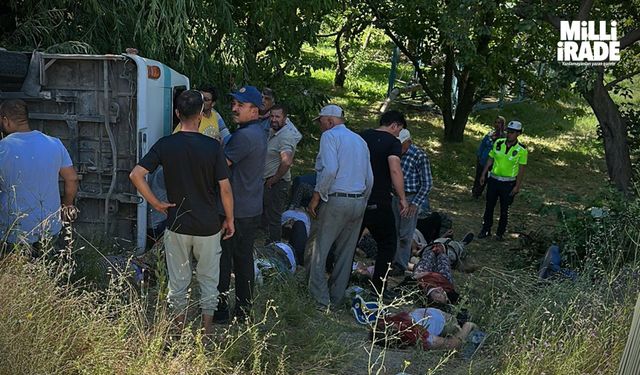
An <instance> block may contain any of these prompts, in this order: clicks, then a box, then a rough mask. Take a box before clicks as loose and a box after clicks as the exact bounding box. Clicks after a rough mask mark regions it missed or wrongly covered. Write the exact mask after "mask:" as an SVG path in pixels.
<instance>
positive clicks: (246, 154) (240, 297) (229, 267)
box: [214, 86, 267, 323]
mask: <svg viewBox="0 0 640 375" xmlns="http://www.w3.org/2000/svg"><path fill="white" fill-rule="evenodd" d="M231 96H232V97H233V100H232V102H231V111H232V115H233V121H234V122H235V123H236V124H238V129H237V130H236V131H235V132H234V133H233V134H232V135H231V139H229V142H228V143H227V145H226V146H225V148H224V154H225V156H226V158H227V164H228V165H229V169H230V172H231V177H230V180H231V186H232V188H233V198H234V202H235V204H234V207H233V208H234V218H235V229H236V235H235V236H233V237H232V238H230V239H229V240H225V241H222V258H221V259H220V284H219V285H218V290H219V291H220V303H219V304H218V310H217V311H216V313H215V315H214V320H215V321H216V322H217V323H226V322H228V321H229V319H230V317H231V316H230V312H229V305H228V301H227V293H228V292H229V286H230V284H231V272H233V274H234V275H235V295H236V298H235V307H234V309H235V311H234V315H235V317H236V318H238V319H239V320H244V319H245V318H246V317H247V316H248V314H249V312H250V309H251V299H252V293H253V283H254V278H255V275H254V268H253V243H254V241H255V238H256V231H257V230H258V228H259V227H260V219H261V217H262V204H263V199H262V197H263V194H264V178H263V176H264V166H265V159H266V155H267V139H266V137H265V135H264V134H265V133H264V129H263V122H262V120H261V119H260V114H259V110H260V107H261V106H262V95H261V94H260V91H258V89H256V88H255V87H254V86H244V87H242V88H240V89H239V90H238V91H236V92H234V93H232V94H231Z"/></svg>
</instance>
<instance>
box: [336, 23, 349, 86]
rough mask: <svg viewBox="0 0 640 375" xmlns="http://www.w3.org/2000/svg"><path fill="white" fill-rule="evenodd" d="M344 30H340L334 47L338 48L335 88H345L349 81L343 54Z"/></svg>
mask: <svg viewBox="0 0 640 375" xmlns="http://www.w3.org/2000/svg"><path fill="white" fill-rule="evenodd" d="M344 30H345V29H344V28H343V29H342V30H340V32H339V33H338V35H336V41H335V43H334V46H335V48H336V57H337V60H338V61H337V65H336V75H335V77H334V78H333V85H334V86H335V87H344V82H345V81H346V79H347V69H346V65H345V61H344V60H345V56H344V54H343V53H342V44H341V41H342V36H343V34H344Z"/></svg>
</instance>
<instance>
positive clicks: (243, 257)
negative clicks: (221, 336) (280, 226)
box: [217, 215, 261, 317]
mask: <svg viewBox="0 0 640 375" xmlns="http://www.w3.org/2000/svg"><path fill="white" fill-rule="evenodd" d="M260 218H261V216H260V215H258V216H254V217H249V218H242V219H235V222H234V224H235V229H236V232H235V234H234V235H233V237H231V238H229V239H228V240H223V241H222V242H221V243H222V254H221V255H220V280H219V282H218V291H219V292H220V297H218V308H217V311H219V312H221V311H222V312H224V311H228V310H229V304H228V292H229V287H230V284H231V272H232V271H233V273H234V274H235V276H236V278H235V280H236V281H235V286H236V303H235V315H236V316H238V317H244V316H246V314H248V312H249V310H250V309H251V299H252V294H253V284H254V279H255V274H254V268H253V243H254V241H255V239H256V232H257V230H258V228H259V227H260Z"/></svg>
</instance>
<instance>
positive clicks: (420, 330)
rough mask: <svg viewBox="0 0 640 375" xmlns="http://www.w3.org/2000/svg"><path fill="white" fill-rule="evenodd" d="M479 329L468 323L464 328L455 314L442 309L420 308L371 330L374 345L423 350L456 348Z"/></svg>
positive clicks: (382, 321) (383, 320)
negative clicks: (417, 346) (409, 347)
mask: <svg viewBox="0 0 640 375" xmlns="http://www.w3.org/2000/svg"><path fill="white" fill-rule="evenodd" d="M477 328H478V326H477V325H476V324H475V323H472V322H466V323H464V324H463V325H462V327H461V326H459V325H458V322H457V321H456V319H455V318H454V317H453V316H452V315H450V314H447V313H445V312H443V311H441V310H438V309H435V308H419V309H415V310H413V311H411V312H407V311H404V312H399V313H395V314H389V315H386V316H384V317H383V318H381V319H377V321H376V324H375V326H374V327H373V328H372V330H371V338H372V340H373V341H374V343H376V344H378V345H385V346H396V347H407V346H413V345H416V344H420V345H422V348H423V349H424V350H439V349H457V348H461V347H462V345H463V344H464V343H465V340H466V339H467V337H468V336H469V334H470V333H471V332H472V331H474V330H477Z"/></svg>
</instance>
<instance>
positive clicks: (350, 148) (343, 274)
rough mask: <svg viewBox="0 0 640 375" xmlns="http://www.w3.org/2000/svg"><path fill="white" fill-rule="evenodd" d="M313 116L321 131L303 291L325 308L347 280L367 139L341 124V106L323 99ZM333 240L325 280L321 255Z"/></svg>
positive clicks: (361, 205)
mask: <svg viewBox="0 0 640 375" xmlns="http://www.w3.org/2000/svg"><path fill="white" fill-rule="evenodd" d="M315 120H316V121H318V122H319V123H320V129H321V130H322V137H320V152H319V153H318V156H317V158H316V172H317V173H318V176H317V179H316V186H315V189H314V193H313V198H312V199H311V202H310V203H309V213H310V214H311V216H312V217H314V218H317V222H316V223H314V228H313V229H312V232H314V233H315V235H312V243H311V245H310V249H311V253H310V263H309V267H308V268H309V292H310V293H311V295H312V296H313V298H314V299H315V300H316V302H317V304H318V307H319V308H322V309H326V308H328V307H329V306H330V305H334V306H336V305H338V304H339V303H340V301H341V300H342V298H343V296H344V292H345V290H346V288H347V286H348V284H349V276H350V275H351V262H352V260H353V254H354V251H355V247H356V242H357V241H358V235H359V233H360V225H361V224H362V218H363V215H364V211H365V209H366V206H367V199H368V198H369V195H370V194H371V188H372V186H373V172H372V170H371V164H370V163H369V149H368V148H367V144H366V143H365V141H364V140H363V139H362V138H361V137H360V136H359V135H358V134H356V133H354V132H352V131H351V130H349V129H347V127H346V126H345V125H344V114H343V111H342V108H340V107H338V106H337V105H333V104H330V105H327V106H325V107H324V108H322V110H321V111H320V115H319V116H318V117H316V118H315ZM321 200H322V205H320V201H321ZM334 244H335V253H334V258H335V260H334V266H333V271H332V273H331V276H330V277H329V280H328V282H327V279H326V277H325V270H326V262H327V255H328V254H329V250H330V249H331V246H332V245H334Z"/></svg>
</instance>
